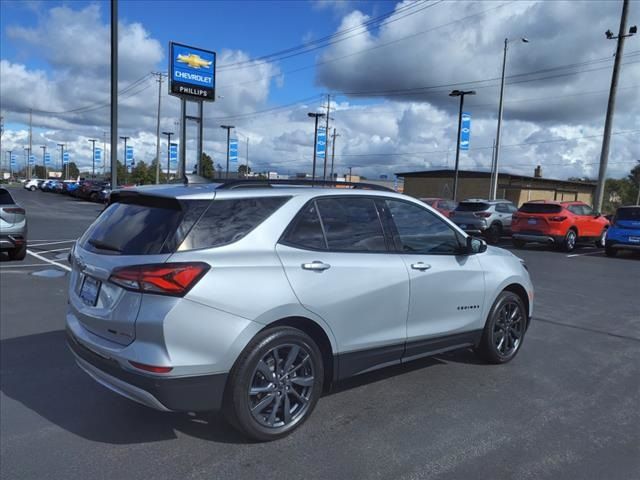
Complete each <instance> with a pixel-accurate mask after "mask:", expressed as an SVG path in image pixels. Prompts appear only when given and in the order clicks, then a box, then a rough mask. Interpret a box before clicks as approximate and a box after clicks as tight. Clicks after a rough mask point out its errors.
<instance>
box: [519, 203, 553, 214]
mask: <svg viewBox="0 0 640 480" xmlns="http://www.w3.org/2000/svg"><path fill="white" fill-rule="evenodd" d="M520 211H521V212H523V213H560V212H561V211H562V207H561V206H560V205H554V204H552V203H525V204H524V205H522V206H521V207H520Z"/></svg>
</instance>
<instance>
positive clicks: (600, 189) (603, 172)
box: [593, 0, 638, 212]
mask: <svg viewBox="0 0 640 480" xmlns="http://www.w3.org/2000/svg"><path fill="white" fill-rule="evenodd" d="M628 9H629V0H623V2H622V15H621V16H620V29H619V30H618V36H614V35H613V33H612V32H611V30H607V31H606V32H605V36H606V37H607V39H608V40H616V39H617V40H618V45H617V47H616V56H615V60H614V62H613V73H612V75H611V87H610V89H609V102H608V103H607V116H606V119H605V121H604V136H603V138H602V150H601V152H600V169H599V170H598V185H597V186H596V198H595V199H594V202H593V208H594V210H596V211H597V212H600V211H601V210H602V201H603V199H604V189H605V182H606V178H607V164H608V163H609V144H610V142H611V127H612V126H613V114H614V112H615V109H616V92H617V90H618V77H619V75H620V64H621V62H622V54H623V50H624V41H625V39H626V38H627V37H631V36H632V35H635V33H636V32H637V31H638V27H636V26H635V25H634V26H633V27H631V28H630V29H629V33H627V34H625V30H626V29H627V12H628Z"/></svg>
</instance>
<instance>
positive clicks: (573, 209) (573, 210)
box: [567, 205, 582, 215]
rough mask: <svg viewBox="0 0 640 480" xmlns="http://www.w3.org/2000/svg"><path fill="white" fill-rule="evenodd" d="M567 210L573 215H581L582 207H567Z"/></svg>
mask: <svg viewBox="0 0 640 480" xmlns="http://www.w3.org/2000/svg"><path fill="white" fill-rule="evenodd" d="M567 210H569V211H570V212H571V213H573V214H574V215H582V206H581V205H569V206H568V207H567Z"/></svg>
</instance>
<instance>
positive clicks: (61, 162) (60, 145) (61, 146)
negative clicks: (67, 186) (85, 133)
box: [58, 143, 68, 180]
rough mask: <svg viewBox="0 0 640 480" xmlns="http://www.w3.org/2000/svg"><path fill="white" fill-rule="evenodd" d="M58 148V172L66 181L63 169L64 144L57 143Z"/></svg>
mask: <svg viewBox="0 0 640 480" xmlns="http://www.w3.org/2000/svg"><path fill="white" fill-rule="evenodd" d="M58 146H59V147H60V172H61V175H62V178H63V179H64V180H68V178H67V175H66V171H65V168H64V143H59V144H58Z"/></svg>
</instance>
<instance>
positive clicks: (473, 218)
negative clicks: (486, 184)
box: [450, 199, 518, 244]
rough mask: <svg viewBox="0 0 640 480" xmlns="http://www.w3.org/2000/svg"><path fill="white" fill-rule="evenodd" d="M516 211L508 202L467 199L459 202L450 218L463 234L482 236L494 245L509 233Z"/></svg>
mask: <svg viewBox="0 0 640 480" xmlns="http://www.w3.org/2000/svg"><path fill="white" fill-rule="evenodd" d="M517 210H518V209H517V208H516V206H515V205H514V204H513V203H511V202H510V201H508V200H481V199H469V200H465V201H464V202H460V203H459V204H458V206H457V207H456V209H455V210H454V211H453V212H451V214H450V217H451V219H452V220H453V221H454V222H455V223H456V224H457V225H458V226H459V227H460V228H462V229H463V230H464V231H465V232H467V233H470V234H480V235H483V236H484V237H485V238H486V239H487V242H489V243H493V244H495V243H498V242H499V241H500V237H501V236H502V235H503V234H505V233H507V234H508V233H509V232H510V231H511V215H513V213H514V212H515V211H517Z"/></svg>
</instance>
